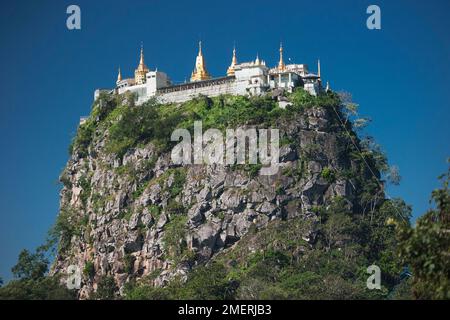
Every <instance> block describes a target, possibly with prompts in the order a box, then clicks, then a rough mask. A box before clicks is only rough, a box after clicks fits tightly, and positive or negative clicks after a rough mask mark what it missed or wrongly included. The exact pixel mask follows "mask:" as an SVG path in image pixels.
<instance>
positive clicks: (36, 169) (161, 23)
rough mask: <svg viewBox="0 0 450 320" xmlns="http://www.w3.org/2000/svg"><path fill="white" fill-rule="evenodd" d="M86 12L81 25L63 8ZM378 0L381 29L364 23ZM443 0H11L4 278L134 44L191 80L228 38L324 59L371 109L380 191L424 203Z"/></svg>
mask: <svg viewBox="0 0 450 320" xmlns="http://www.w3.org/2000/svg"><path fill="white" fill-rule="evenodd" d="M70 4H77V5H79V6H80V8H81V30H76V31H69V30H68V29H67V28H66V18H67V14H66V8H67V6H68V5H70ZM370 4H377V5H379V6H380V8H381V19H382V25H381V26H382V29H381V30H368V29H367V28H366V19H367V17H368V15H367V14H366V8H367V6H368V5H370ZM449 15H450V1H448V0H442V1H437V0H428V1H412V0H409V1H407V0H404V1H401V0H395V1H393V0H389V1H381V0H371V1H365V0H353V1H350V0H340V1H331V0H325V1H303V0H295V1H242V0H241V1H223V2H221V3H220V4H219V3H215V1H211V0H209V1H168V0H165V1H142V0H135V1H92V0H90V1H81V0H75V1H70V2H69V1H65V0H64V1H56V0H55V1H46V0H41V1H24V0H18V1H8V2H6V1H5V2H2V3H1V4H0V35H1V36H0V41H1V42H0V70H1V73H0V74H1V80H0V110H1V117H0V122H1V125H0V145H1V150H2V152H1V156H0V170H1V171H0V174H1V180H0V197H1V198H0V276H1V277H3V278H4V279H5V280H7V279H9V278H10V277H11V275H10V268H11V266H12V265H13V264H14V263H15V262H16V258H17V255H18V253H19V251H20V250H21V249H22V248H29V249H34V248H35V247H36V246H37V245H39V244H41V243H42V242H43V241H44V238H45V235H46V232H47V230H48V228H49V227H50V226H51V224H52V223H53V221H54V220H55V216H56V214H57V212H58V201H59V195H58V193H59V188H60V186H59V185H58V182H57V180H58V175H59V173H60V171H61V170H62V169H63V167H64V165H65V163H66V161H67V159H68V152H67V149H68V146H69V143H70V141H71V138H72V137H73V136H74V133H75V131H76V128H77V124H78V121H79V117H80V116H83V115H87V114H88V113H89V111H90V107H91V104H92V100H93V92H94V89H95V88H111V87H113V86H114V83H115V80H116V77H117V68H118V67H119V66H121V68H122V74H123V76H129V77H131V76H132V74H133V70H134V68H135V67H136V66H137V63H138V54H139V47H140V43H141V41H143V42H144V47H145V58H146V63H147V65H148V66H149V67H150V68H151V69H154V68H155V67H157V68H158V69H159V70H162V71H165V72H167V73H168V74H169V76H170V77H171V78H172V79H173V80H174V81H179V82H181V81H184V80H185V79H186V78H189V75H190V73H191V71H192V68H193V65H194V59H195V55H196V52H197V41H198V40H199V39H202V41H203V52H204V55H205V58H206V63H207V67H208V69H209V71H210V73H212V74H213V75H215V76H220V75H224V73H225V71H226V68H227V66H228V65H229V63H230V59H231V51H232V47H233V43H236V47H237V54H238V60H239V61H248V60H251V59H254V58H255V56H256V54H257V53H258V54H259V56H260V58H262V59H264V60H266V61H267V63H268V64H269V65H275V63H276V62H277V58H278V46H279V42H280V40H282V41H283V44H284V48H285V51H284V52H285V57H286V59H287V58H291V59H292V61H294V62H297V63H306V64H308V65H309V66H310V69H311V70H312V71H315V69H316V60H317V59H318V58H320V60H321V63H322V77H323V78H324V79H325V80H329V81H330V83H331V86H332V89H334V90H343V91H348V92H351V93H352V94H353V97H354V100H355V102H357V103H359V104H360V111H361V114H363V115H365V116H369V117H371V118H372V120H373V121H372V124H371V125H370V127H369V128H368V130H367V131H368V133H370V134H371V135H373V136H374V137H375V139H376V140H377V141H378V142H379V143H380V144H381V145H382V146H383V148H384V150H385V151H386V152H387V154H388V157H389V160H390V163H391V164H395V165H398V166H399V168H400V173H401V175H402V182H401V185H400V186H399V187H393V188H390V189H389V193H390V195H391V196H401V197H402V198H404V199H405V200H406V201H407V202H408V203H409V204H411V205H413V209H414V216H415V217H417V216H418V215H420V214H422V213H423V212H424V211H425V210H427V209H428V208H429V203H428V200H429V196H430V192H431V190H432V189H434V188H436V187H437V186H438V181H437V179H436V177H437V176H438V175H439V174H441V173H443V172H444V171H446V168H447V165H446V158H447V157H449V156H450V152H449V151H450V150H449V149H450V148H449V147H450V143H449V141H450V139H449V138H450V128H449V115H450V111H449V107H450V106H449V102H450V98H449V90H450V86H449V85H450V81H449V80H450V79H449V77H450V76H449V75H450V37H449V30H450V19H449V17H448V16H449Z"/></svg>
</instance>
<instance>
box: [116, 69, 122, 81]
mask: <svg viewBox="0 0 450 320" xmlns="http://www.w3.org/2000/svg"><path fill="white" fill-rule="evenodd" d="M120 81H122V73H121V72H120V67H119V73H118V74H117V81H116V84H118V83H119V82H120Z"/></svg>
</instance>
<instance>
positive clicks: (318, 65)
mask: <svg viewBox="0 0 450 320" xmlns="http://www.w3.org/2000/svg"><path fill="white" fill-rule="evenodd" d="M317 75H318V76H319V78H320V59H318V60H317Z"/></svg>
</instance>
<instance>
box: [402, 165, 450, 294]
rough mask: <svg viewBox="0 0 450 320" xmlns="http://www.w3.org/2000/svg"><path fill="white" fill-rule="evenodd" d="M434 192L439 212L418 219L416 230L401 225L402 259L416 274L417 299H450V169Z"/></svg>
mask: <svg viewBox="0 0 450 320" xmlns="http://www.w3.org/2000/svg"><path fill="white" fill-rule="evenodd" d="M440 178H441V179H442V181H443V186H442V188H441V189H436V190H434V191H433V192H432V195H431V196H432V199H433V201H434V202H435V203H436V209H433V210H430V211H428V212H427V213H425V214H424V215H423V216H421V217H420V218H418V219H417V222H416V225H415V227H413V228H412V227H410V226H405V225H399V240H400V257H401V258H402V260H403V262H404V263H407V264H408V265H409V266H410V268H411V271H412V274H413V278H412V287H413V293H414V296H415V298H417V299H450V193H449V188H448V184H449V180H450V169H449V171H448V172H447V174H445V175H442V176H441V177H440Z"/></svg>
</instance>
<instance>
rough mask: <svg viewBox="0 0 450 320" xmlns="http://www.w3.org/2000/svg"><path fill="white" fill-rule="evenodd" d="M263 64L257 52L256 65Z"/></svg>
mask: <svg viewBox="0 0 450 320" xmlns="http://www.w3.org/2000/svg"><path fill="white" fill-rule="evenodd" d="M260 64H261V60H259V54H258V53H257V54H256V59H255V65H257V66H259V65H260Z"/></svg>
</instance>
